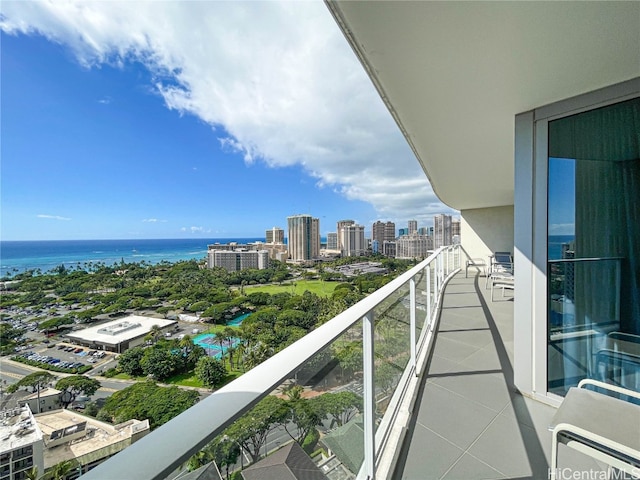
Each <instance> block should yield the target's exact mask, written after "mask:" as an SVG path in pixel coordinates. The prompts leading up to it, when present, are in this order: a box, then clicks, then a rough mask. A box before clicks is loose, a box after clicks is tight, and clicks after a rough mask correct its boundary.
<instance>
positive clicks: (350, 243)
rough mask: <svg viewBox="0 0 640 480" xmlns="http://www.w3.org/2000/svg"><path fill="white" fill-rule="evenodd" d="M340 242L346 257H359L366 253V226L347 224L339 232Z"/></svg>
mask: <svg viewBox="0 0 640 480" xmlns="http://www.w3.org/2000/svg"><path fill="white" fill-rule="evenodd" d="M338 242H339V243H340V245H342V249H341V251H342V255H343V256H345V257H357V256H360V255H364V254H365V252H366V250H367V244H366V242H365V239H364V226H362V225H345V226H343V227H342V229H341V230H340V233H339V234H338Z"/></svg>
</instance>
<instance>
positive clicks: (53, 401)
mask: <svg viewBox="0 0 640 480" xmlns="http://www.w3.org/2000/svg"><path fill="white" fill-rule="evenodd" d="M18 404H19V405H20V406H24V405H25V404H26V405H29V409H30V410H31V411H32V412H34V413H41V412H49V411H51V410H58V409H60V408H62V392H61V391H60V390H56V389H55V388H44V389H42V390H40V392H39V393H38V392H34V393H32V394H29V395H27V396H26V397H23V398H21V399H20V400H18Z"/></svg>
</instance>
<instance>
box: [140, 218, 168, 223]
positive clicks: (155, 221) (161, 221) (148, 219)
mask: <svg viewBox="0 0 640 480" xmlns="http://www.w3.org/2000/svg"><path fill="white" fill-rule="evenodd" d="M142 221H143V222H145V223H158V222H159V223H167V220H159V219H157V218H144V219H142Z"/></svg>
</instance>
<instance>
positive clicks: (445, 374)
mask: <svg viewBox="0 0 640 480" xmlns="http://www.w3.org/2000/svg"><path fill="white" fill-rule="evenodd" d="M495 296H496V301H494V302H492V301H491V298H490V290H485V278H484V277H481V276H476V275H473V276H472V275H471V272H470V274H469V278H465V275H464V273H462V274H458V275H457V276H456V277H454V278H453V279H452V280H451V281H450V282H449V284H448V285H447V288H446V294H445V298H444V302H443V309H442V315H441V318H440V324H439V328H438V334H437V337H436V339H435V345H434V351H433V356H432V358H431V361H430V364H429V367H428V373H427V375H425V377H424V380H423V384H422V387H421V391H420V393H419V397H418V399H417V401H416V412H415V414H414V416H413V423H412V424H411V426H410V428H409V433H408V434H407V438H406V440H405V445H404V448H403V451H402V454H401V458H400V462H399V466H398V468H397V470H396V476H395V477H396V478H402V479H410V480H414V479H415V480H430V479H461V480H472V479H497V478H510V479H536V480H538V479H546V478H548V468H549V462H550V452H551V433H550V432H549V431H548V430H547V427H548V425H549V423H550V421H551V418H552V417H553V414H554V413H555V408H553V407H550V406H547V405H545V404H542V403H540V402H537V401H534V400H531V399H528V398H525V397H523V396H521V395H520V394H518V393H516V392H515V389H514V387H513V300H512V298H513V292H511V291H507V292H506V296H505V298H502V297H501V293H499V292H496V294H495ZM559 466H560V467H562V468H570V469H571V474H573V472H594V473H593V475H596V473H595V472H601V471H602V467H601V465H599V464H597V463H596V462H595V461H593V460H592V459H591V458H589V457H586V456H584V455H582V454H579V453H577V452H575V451H573V450H570V449H566V448H565V447H564V446H561V447H560V454H559ZM566 472H567V474H569V472H570V471H569V470H566ZM598 474H599V473H598ZM569 478H575V477H569ZM579 478H606V477H600V476H592V477H584V476H583V477H579Z"/></svg>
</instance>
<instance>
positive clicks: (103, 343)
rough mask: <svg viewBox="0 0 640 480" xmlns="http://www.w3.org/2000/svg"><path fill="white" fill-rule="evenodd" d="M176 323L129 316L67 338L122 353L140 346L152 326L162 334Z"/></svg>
mask: <svg viewBox="0 0 640 480" xmlns="http://www.w3.org/2000/svg"><path fill="white" fill-rule="evenodd" d="M177 323H178V322H177V321H176V320H166V319H163V318H151V317H143V316H140V315H131V316H128V317H124V318H121V319H119V320H114V321H112V322H108V323H103V324H102V325H96V326H95V327H89V328H85V329H84V330H80V331H78V332H73V333H70V334H68V335H67V337H68V338H69V339H70V340H71V341H73V342H76V343H79V344H81V345H86V346H90V347H93V348H101V349H103V350H110V351H113V352H123V351H125V350H127V349H128V348H131V347H135V346H137V345H140V344H142V343H143V342H144V337H145V336H147V334H148V333H149V332H150V331H151V329H152V328H153V326H154V325H157V326H158V327H160V330H161V331H163V332H164V331H167V330H170V329H171V328H173V327H174V326H175V325H176V324H177Z"/></svg>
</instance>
